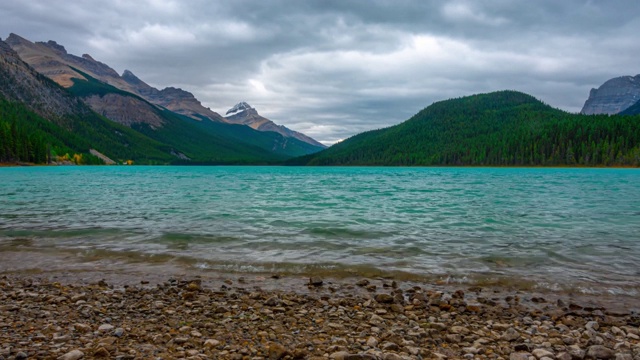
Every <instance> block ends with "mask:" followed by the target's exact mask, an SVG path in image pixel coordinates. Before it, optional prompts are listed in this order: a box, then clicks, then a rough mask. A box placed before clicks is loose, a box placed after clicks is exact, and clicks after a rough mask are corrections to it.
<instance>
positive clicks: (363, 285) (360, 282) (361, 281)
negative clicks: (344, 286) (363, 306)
mask: <svg viewBox="0 0 640 360" xmlns="http://www.w3.org/2000/svg"><path fill="white" fill-rule="evenodd" d="M356 285H357V286H360V287H365V286H367V285H369V280H367V279H362V280H360V281H358V282H357V283H356Z"/></svg>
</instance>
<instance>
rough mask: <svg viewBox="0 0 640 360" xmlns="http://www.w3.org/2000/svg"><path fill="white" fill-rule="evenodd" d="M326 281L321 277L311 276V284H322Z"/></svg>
mask: <svg viewBox="0 0 640 360" xmlns="http://www.w3.org/2000/svg"><path fill="white" fill-rule="evenodd" d="M323 283H324V282H323V281H322V278H321V277H318V276H312V277H311V278H309V285H312V286H322V284H323Z"/></svg>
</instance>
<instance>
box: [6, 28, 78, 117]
mask: <svg viewBox="0 0 640 360" xmlns="http://www.w3.org/2000/svg"><path fill="white" fill-rule="evenodd" d="M0 95H2V96H3V97H4V98H6V99H8V100H11V101H17V102H21V103H24V104H26V105H27V107H29V109H31V110H32V111H34V112H36V113H38V114H40V115H41V116H43V117H46V118H52V119H57V118H59V117H61V116H64V115H67V114H82V113H83V112H84V111H88V110H87V109H85V108H82V107H81V106H79V105H80V103H79V102H78V100H77V99H75V98H73V97H71V96H70V95H69V94H68V93H66V92H65V91H64V90H63V89H62V88H60V87H59V86H57V85H55V84H53V83H51V80H49V79H47V78H46V77H44V76H42V75H41V74H39V73H38V72H37V71H35V70H34V69H33V68H31V67H30V66H29V65H27V64H26V63H25V62H24V61H22V60H21V59H20V56H18V54H17V53H16V52H15V51H14V50H13V49H12V48H11V47H10V46H9V44H7V43H6V42H4V41H2V40H0Z"/></svg>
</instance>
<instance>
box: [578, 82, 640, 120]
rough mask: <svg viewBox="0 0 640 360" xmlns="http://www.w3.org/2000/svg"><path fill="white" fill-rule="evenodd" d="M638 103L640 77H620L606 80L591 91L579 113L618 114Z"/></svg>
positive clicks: (639, 99) (639, 98)
mask: <svg viewBox="0 0 640 360" xmlns="http://www.w3.org/2000/svg"><path fill="white" fill-rule="evenodd" d="M638 101H640V75H636V76H621V77H617V78H613V79H610V80H607V81H606V82H605V83H604V84H602V85H601V86H600V87H599V88H597V89H591V92H590V93H589V98H588V99H587V101H586V102H585V103H584V106H583V107H582V111H580V113H582V114H585V115H593V114H618V113H620V112H623V111H624V110H626V109H627V108H629V107H630V106H632V105H633V104H635V103H636V102H638Z"/></svg>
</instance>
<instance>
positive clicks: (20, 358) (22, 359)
mask: <svg viewBox="0 0 640 360" xmlns="http://www.w3.org/2000/svg"><path fill="white" fill-rule="evenodd" d="M27 358H28V356H27V353H25V352H23V351H20V352H19V353H17V354H16V356H15V358H14V359H15V360H26V359H27Z"/></svg>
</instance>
